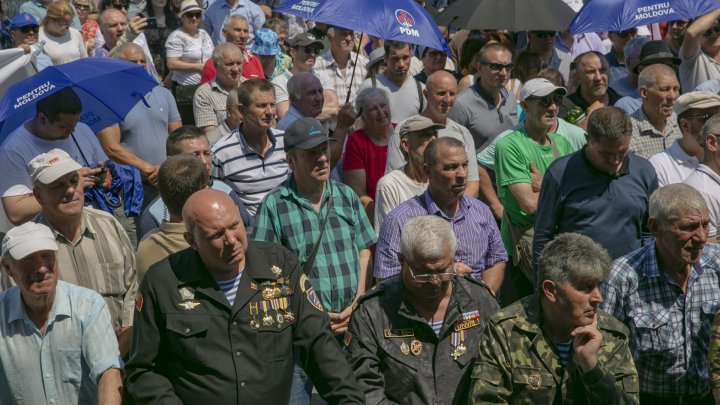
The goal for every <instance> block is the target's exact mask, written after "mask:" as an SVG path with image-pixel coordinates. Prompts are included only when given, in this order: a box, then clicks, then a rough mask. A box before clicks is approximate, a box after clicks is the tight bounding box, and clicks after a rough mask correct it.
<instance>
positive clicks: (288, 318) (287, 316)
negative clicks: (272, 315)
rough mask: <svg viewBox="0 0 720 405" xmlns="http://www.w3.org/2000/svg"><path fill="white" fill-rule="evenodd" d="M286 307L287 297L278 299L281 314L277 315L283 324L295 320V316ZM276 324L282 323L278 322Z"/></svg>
mask: <svg viewBox="0 0 720 405" xmlns="http://www.w3.org/2000/svg"><path fill="white" fill-rule="evenodd" d="M287 307H288V299H287V297H282V298H279V299H278V308H279V309H280V311H282V313H278V314H277V318H278V319H282V320H283V321H284V322H287V323H292V321H294V320H295V316H294V315H293V314H292V313H291V312H289V311H288V310H287ZM278 323H282V322H280V321H279V320H278Z"/></svg>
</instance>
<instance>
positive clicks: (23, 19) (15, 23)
mask: <svg viewBox="0 0 720 405" xmlns="http://www.w3.org/2000/svg"><path fill="white" fill-rule="evenodd" d="M28 25H38V26H39V25H40V24H38V22H37V20H36V19H35V17H33V16H32V15H30V14H28V13H20V14H18V15H16V16H15V18H13V19H12V21H11V22H10V31H12V30H14V29H16V28H22V27H27V26H28Z"/></svg>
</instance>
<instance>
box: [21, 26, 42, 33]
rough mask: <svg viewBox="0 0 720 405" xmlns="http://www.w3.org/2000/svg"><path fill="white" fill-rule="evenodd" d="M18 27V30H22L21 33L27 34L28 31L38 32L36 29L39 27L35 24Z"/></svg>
mask: <svg viewBox="0 0 720 405" xmlns="http://www.w3.org/2000/svg"><path fill="white" fill-rule="evenodd" d="M18 29H19V30H20V32H22V33H23V34H27V33H29V32H32V33H35V34H37V33H38V30H39V29H40V27H38V26H37V25H26V26H24V27H20V28H18Z"/></svg>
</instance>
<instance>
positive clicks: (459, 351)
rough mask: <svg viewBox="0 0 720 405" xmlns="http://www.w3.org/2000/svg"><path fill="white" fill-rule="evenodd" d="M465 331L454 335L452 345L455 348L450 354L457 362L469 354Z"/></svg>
mask: <svg viewBox="0 0 720 405" xmlns="http://www.w3.org/2000/svg"><path fill="white" fill-rule="evenodd" d="M465 334H466V332H465V330H460V331H457V332H453V333H452V337H451V343H450V344H451V345H452V347H453V348H454V350H453V351H452V353H451V354H450V355H451V356H452V358H453V360H455V361H457V359H458V358H459V357H461V356H462V355H464V354H465V353H467V347H465V336H466V335H465Z"/></svg>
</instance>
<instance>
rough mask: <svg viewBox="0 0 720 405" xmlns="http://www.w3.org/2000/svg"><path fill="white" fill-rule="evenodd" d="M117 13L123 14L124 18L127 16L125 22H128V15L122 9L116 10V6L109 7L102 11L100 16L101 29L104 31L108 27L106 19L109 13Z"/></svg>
mask: <svg viewBox="0 0 720 405" xmlns="http://www.w3.org/2000/svg"><path fill="white" fill-rule="evenodd" d="M116 13H120V14H121V15H122V16H123V18H125V23H127V22H128V19H127V16H126V15H125V14H124V13H123V12H122V11H120V10H116V9H114V8H107V9H105V10H103V11H102V12H101V13H100V16H99V17H98V23H99V24H100V31H104V30H106V29H107V27H108V22H107V19H106V17H107V16H108V14H116ZM118 39H119V38H118Z"/></svg>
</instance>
